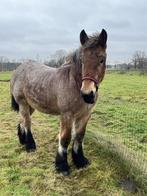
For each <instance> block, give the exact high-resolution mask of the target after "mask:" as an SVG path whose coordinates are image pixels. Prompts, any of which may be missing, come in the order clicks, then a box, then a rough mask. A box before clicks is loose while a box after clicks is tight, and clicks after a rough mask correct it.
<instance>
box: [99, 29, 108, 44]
mask: <svg viewBox="0 0 147 196" xmlns="http://www.w3.org/2000/svg"><path fill="white" fill-rule="evenodd" d="M106 42H107V32H106V31H105V29H102V31H101V33H100V35H99V42H98V44H99V45H100V46H102V47H106Z"/></svg>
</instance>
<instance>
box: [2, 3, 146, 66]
mask: <svg viewBox="0 0 147 196" xmlns="http://www.w3.org/2000/svg"><path fill="white" fill-rule="evenodd" d="M83 28H84V29H85V30H86V32H87V33H89V34H91V33H93V32H96V31H101V29H102V28H104V29H106V31H107V32H108V51H107V53H108V61H107V62H108V63H117V62H122V61H125V62H127V61H128V60H129V59H130V58H131V56H132V54H133V53H134V51H136V50H142V51H145V52H146V53H147V1H146V0H121V1H119V0H52V1H51V0H1V1H0V56H7V57H9V58H12V59H13V58H34V57H35V56H36V55H37V54H39V56H40V57H41V58H46V57H48V56H49V55H50V54H52V53H54V52H55V51H56V50H59V49H66V50H69V49H74V48H75V49H76V48H78V47H79V45H80V42H79V33H80V31H81V30H82V29H83Z"/></svg>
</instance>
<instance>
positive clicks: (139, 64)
mask: <svg viewBox="0 0 147 196" xmlns="http://www.w3.org/2000/svg"><path fill="white" fill-rule="evenodd" d="M132 62H133V64H134V68H135V69H139V70H141V71H145V70H147V56H146V54H145V52H144V51H136V52H135V53H134V55H133V58H132Z"/></svg>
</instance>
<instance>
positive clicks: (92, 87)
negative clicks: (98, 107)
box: [81, 76, 98, 104]
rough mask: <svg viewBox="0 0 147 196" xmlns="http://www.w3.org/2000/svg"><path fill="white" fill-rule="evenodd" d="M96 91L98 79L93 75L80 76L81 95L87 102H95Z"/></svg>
mask: <svg viewBox="0 0 147 196" xmlns="http://www.w3.org/2000/svg"><path fill="white" fill-rule="evenodd" d="M97 91H98V81H97V80H96V79H94V77H90V76H85V77H83V78H82V87H81V96H82V98H83V99H84V101H85V102H86V103H88V104H93V103H94V102H95V100H96V99H95V97H96V92H97Z"/></svg>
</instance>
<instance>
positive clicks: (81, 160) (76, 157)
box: [72, 151, 90, 169]
mask: <svg viewBox="0 0 147 196" xmlns="http://www.w3.org/2000/svg"><path fill="white" fill-rule="evenodd" d="M72 160H73V163H74V164H75V166H76V168H77V169H80V168H84V167H87V166H88V165H90V162H89V160H88V159H87V158H86V157H84V155H83V154H81V155H80V154H76V153H75V152H74V151H72Z"/></svg>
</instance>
